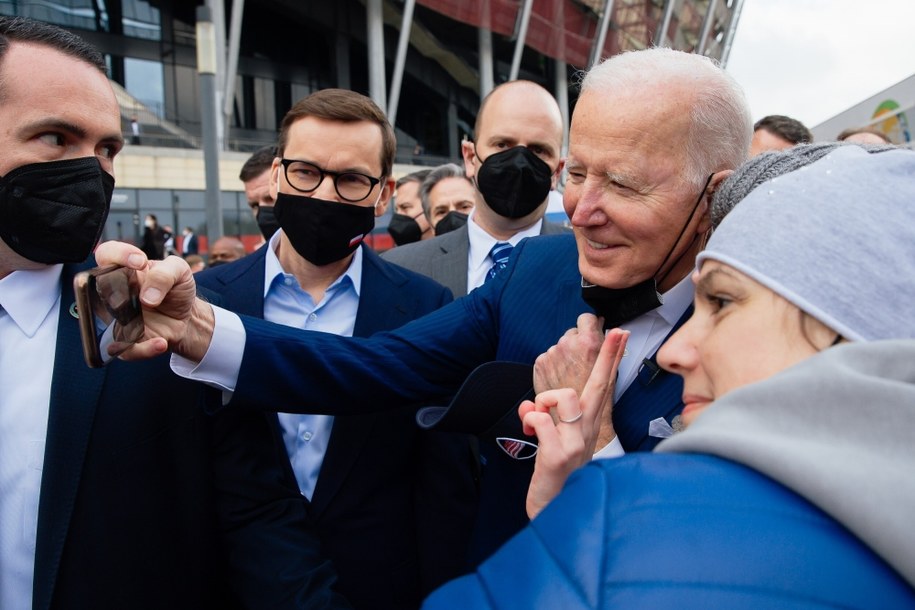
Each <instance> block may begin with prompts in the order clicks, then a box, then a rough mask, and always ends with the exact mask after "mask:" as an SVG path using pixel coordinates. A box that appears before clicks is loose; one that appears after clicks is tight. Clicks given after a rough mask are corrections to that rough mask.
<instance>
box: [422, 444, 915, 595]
mask: <svg viewBox="0 0 915 610" xmlns="http://www.w3.org/2000/svg"><path fill="white" fill-rule="evenodd" d="M423 607H424V608H426V609H427V610H431V609H437V608H464V609H467V608H473V609H474V610H479V609H486V608H499V609H511V608H519V609H520V608H524V609H530V608H545V609H552V608H556V609H559V610H575V609H578V608H754V609H758V608H824V607H843V608H915V591H913V589H912V588H911V587H910V586H909V585H908V584H907V583H906V582H905V581H904V580H903V579H902V578H901V577H900V576H899V575H898V574H897V573H896V572H895V571H894V570H893V569H892V568H891V567H889V566H888V565H887V564H886V563H885V562H884V561H882V560H881V559H880V558H879V557H877V556H876V555H875V554H874V553H873V551H871V550H870V549H869V548H868V547H867V546H865V545H864V544H863V543H861V542H860V541H859V540H858V539H857V538H855V537H854V536H852V535H851V534H850V533H849V532H848V531H847V530H846V529H845V528H844V527H843V526H842V525H840V524H839V523H838V522H836V521H835V520H833V519H832V518H830V517H829V516H827V515H826V514H825V513H823V512H822V511H820V510H819V509H818V508H816V507H814V506H813V505H811V504H810V503H808V502H807V501H806V500H804V499H802V498H801V497H800V496H798V495H796V494H795V493H793V492H791V491H789V490H788V489H786V488H785V487H783V486H782V485H780V484H778V483H776V482H774V481H772V480H771V479H768V478H766V477H765V476H763V475H761V474H759V473H757V472H755V471H754V470H751V469H748V468H746V467H744V466H740V465H738V464H735V463H734V462H730V461H727V460H723V459H720V458H716V457H711V456H706V455H691V454H649V455H645V454H637V455H636V454H634V455H629V456H626V457H623V458H620V459H616V460H598V461H595V462H592V463H591V464H589V465H588V466H586V467H584V468H582V469H580V470H579V471H577V472H576V473H575V474H573V476H572V477H571V478H570V480H569V483H568V484H567V485H566V488H565V489H564V490H563V492H562V494H560V495H559V496H558V497H557V498H556V499H555V500H554V501H553V502H552V503H551V504H550V505H549V506H548V507H547V508H546V509H545V510H544V511H543V513H542V514H541V515H540V516H539V517H538V518H537V519H535V520H534V521H533V522H532V523H531V524H530V526H529V527H527V528H525V529H524V530H523V531H521V532H520V533H519V534H518V535H516V536H515V537H514V538H512V539H511V540H510V541H509V542H508V543H507V544H505V545H504V546H503V547H502V548H501V549H500V550H499V551H498V552H497V553H496V554H495V555H493V556H492V557H490V558H489V559H488V560H487V561H486V562H485V563H483V564H482V565H481V566H480V567H479V568H478V570H477V572H476V573H474V574H471V575H469V576H465V577H463V578H460V579H458V580H456V581H453V582H451V583H449V584H447V585H445V586H444V587H442V588H441V589H439V590H438V591H436V592H435V593H433V594H432V595H431V596H430V597H429V598H428V599H427V600H426V603H425V605H424V606H423Z"/></svg>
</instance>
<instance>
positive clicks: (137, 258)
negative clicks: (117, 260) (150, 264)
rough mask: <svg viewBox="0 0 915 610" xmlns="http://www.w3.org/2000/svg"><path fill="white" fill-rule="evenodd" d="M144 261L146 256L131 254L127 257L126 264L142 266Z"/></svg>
mask: <svg viewBox="0 0 915 610" xmlns="http://www.w3.org/2000/svg"><path fill="white" fill-rule="evenodd" d="M145 263H146V258H145V257H144V256H143V255H142V254H131V255H130V256H128V257H127V264H128V265H129V266H131V267H133V268H135V269H136V268H137V267H142V266H143V265H144V264H145Z"/></svg>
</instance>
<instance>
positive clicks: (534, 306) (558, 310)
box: [102, 48, 752, 548]
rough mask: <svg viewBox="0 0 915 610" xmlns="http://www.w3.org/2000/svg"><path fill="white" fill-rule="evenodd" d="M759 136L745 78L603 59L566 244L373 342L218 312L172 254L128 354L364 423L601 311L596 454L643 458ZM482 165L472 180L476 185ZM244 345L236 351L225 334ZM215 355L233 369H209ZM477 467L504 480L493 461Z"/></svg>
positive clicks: (695, 60) (574, 379) (508, 523)
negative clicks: (694, 279)
mask: <svg viewBox="0 0 915 610" xmlns="http://www.w3.org/2000/svg"><path fill="white" fill-rule="evenodd" d="M751 132H752V122H751V120H750V113H749V109H748V108H747V105H746V100H745V98H744V95H743V92H742V91H741V89H740V87H739V85H737V83H736V82H734V81H733V79H732V78H731V77H730V76H729V75H728V74H727V73H725V72H724V71H723V70H721V69H720V68H718V67H717V66H715V65H714V64H713V63H712V62H711V61H710V60H708V59H707V58H704V57H701V56H697V55H690V54H686V53H682V52H678V51H674V50H671V49H664V48H658V49H648V50H643V51H634V52H629V53H624V54H621V55H617V56H614V57H611V58H610V59H608V60H606V61H604V62H602V63H601V64H599V65H598V66H596V67H595V68H593V69H592V70H591V72H589V74H588V76H587V77H586V79H585V80H584V82H583V85H582V92H581V95H580V97H579V99H578V103H577V105H576V107H575V112H574V114H573V117H572V124H571V129H570V145H569V158H568V159H567V162H566V166H567V169H568V171H569V179H568V182H567V184H566V190H565V193H564V205H565V210H566V213H567V214H568V216H569V218H570V220H571V223H572V226H573V227H574V230H575V235H574V237H573V236H562V235H560V236H552V237H540V238H537V239H531V240H526V241H524V242H522V243H521V244H519V246H518V247H516V248H515V251H514V252H512V255H511V256H512V259H513V260H512V261H509V263H508V266H507V268H506V269H505V270H503V271H502V272H501V273H498V274H496V275H495V278H494V279H493V280H492V281H490V282H487V283H485V284H484V285H483V286H482V287H480V288H478V289H476V290H474V291H471V292H470V293H469V294H468V295H467V296H466V297H464V298H462V299H458V300H457V301H455V302H454V303H452V304H450V305H447V306H445V307H443V308H441V309H439V310H437V311H435V312H433V313H432V314H429V315H427V316H425V317H423V318H421V319H419V320H416V321H414V322H411V323H410V324H407V325H406V326H404V327H402V328H400V329H398V330H397V331H393V332H391V333H384V334H382V335H376V336H375V337H372V338H370V339H367V340H358V339H348V340H347V339H342V338H336V337H326V336H321V337H317V336H308V335H307V334H301V333H295V332H294V331H290V330H289V329H285V328H278V327H276V326H272V325H269V324H266V323H264V322H262V321H259V320H254V319H250V318H244V319H239V318H237V317H232V316H230V315H228V314H225V313H224V312H222V313H219V312H220V310H219V309H218V308H213V307H211V306H209V305H208V304H206V303H204V302H202V301H200V300H197V301H194V302H190V299H188V298H187V297H188V296H189V295H190V294H191V291H190V290H189V288H190V287H191V286H193V281H192V277H191V274H190V273H189V272H188V270H187V269H184V268H183V267H182V266H181V265H180V261H176V263H173V264H165V265H163V264H158V265H154V273H151V274H149V275H148V276H146V277H144V283H145V285H146V286H148V287H149V288H150V289H151V293H150V294H149V295H147V296H148V298H147V300H146V304H147V306H149V307H151V308H153V309H152V310H150V316H151V320H153V321H154V322H155V324H154V325H152V327H150V325H148V330H149V332H150V333H151V334H150V335H149V336H150V337H152V336H155V338H153V339H151V340H149V341H146V342H144V343H143V344H142V345H138V346H135V347H134V348H133V351H132V352H131V354H130V355H129V357H131V358H142V357H147V356H149V355H152V354H157V353H160V352H161V351H164V350H165V349H167V348H170V349H172V350H174V351H175V352H176V354H178V355H179V356H180V358H177V359H176V360H175V362H174V363H173V368H174V367H175V366H176V365H177V364H178V363H180V362H183V361H184V359H187V360H188V361H189V362H190V363H192V364H194V365H195V366H198V368H197V369H196V370H195V372H194V375H195V376H197V378H200V379H202V380H207V379H212V377H213V374H214V373H215V372H217V371H218V372H221V373H222V375H220V376H219V379H220V381H221V384H222V387H223V388H229V389H231V390H232V391H233V393H232V394H231V397H229V398H230V400H229V401H228V403H227V408H229V409H232V408H256V409H265V408H270V406H271V404H273V401H275V400H277V399H278V397H280V396H287V397H288V396H297V397H298V398H299V399H301V400H302V403H303V408H308V409H315V408H322V409H326V410H328V412H333V413H335V414H343V413H364V412H368V411H373V410H378V409H384V408H389V407H391V406H393V405H394V404H400V403H402V402H403V401H404V400H416V401H419V400H428V399H430V398H432V397H439V398H443V399H445V400H447V397H448V396H450V395H451V394H452V393H453V392H454V391H455V389H456V388H457V387H458V386H459V385H460V383H461V381H462V380H463V379H464V378H465V377H466V375H467V374H468V373H469V372H470V371H471V370H472V369H473V368H474V367H476V366H477V365H479V364H481V363H484V362H486V361H489V360H493V359H498V360H514V361H518V362H528V363H531V362H534V359H535V358H537V355H538V354H540V353H542V352H544V351H545V350H546V349H547V348H549V346H550V345H551V344H553V343H556V342H557V341H558V340H559V339H560V337H563V333H564V331H565V330H566V329H569V328H570V327H574V326H575V325H576V319H577V316H578V315H579V314H580V313H582V312H585V311H591V310H595V311H596V312H597V313H599V314H600V315H602V316H604V317H605V319H606V322H605V323H606V324H608V325H609V326H619V327H621V328H623V329H626V330H629V331H630V336H629V341H628V344H627V353H626V354H625V355H624V356H623V357H622V361H621V364H620V369H619V376H618V380H617V382H616V384H615V391H614V404H613V405H612V407H613V408H612V414H611V417H610V418H609V419H606V420H605V421H602V422H601V433H602V436H601V437H600V438H602V440H603V443H606V446H605V447H604V449H602V450H601V451H600V452H599V455H605V454H606V453H605V452H609V453H610V454H619V453H620V452H621V451H622V450H625V451H640V450H650V449H651V448H653V447H654V446H655V444H656V443H657V442H658V440H659V439H658V438H657V437H656V436H652V435H651V434H650V429H651V428H650V426H651V422H652V421H653V420H656V419H658V418H663V419H664V421H665V422H666V423H667V425H671V424H672V423H673V422H672V420H673V418H674V416H675V415H676V414H677V413H678V412H679V411H680V410H681V409H682V402H681V400H680V394H681V393H682V382H681V381H680V380H679V379H678V378H677V377H676V376H673V375H665V374H664V373H663V372H661V371H660V370H659V369H658V367H657V364H656V363H655V357H654V355H655V353H656V351H657V348H658V347H659V346H660V345H661V344H662V343H663V341H664V340H665V338H666V337H667V336H668V335H669V334H670V332H671V331H672V330H673V329H674V328H676V326H677V325H678V324H679V323H681V322H682V321H684V320H685V318H686V317H687V316H688V308H689V304H690V302H691V298H692V286H691V284H690V279H689V278H690V273H691V272H692V269H693V267H694V264H695V257H696V254H697V253H698V252H699V251H700V250H701V248H702V246H703V244H704V242H705V238H706V236H707V234H708V231H709V228H710V226H711V225H710V221H709V210H708V203H709V197H710V195H711V194H712V193H713V192H714V189H715V188H716V186H717V185H718V184H719V183H720V182H721V180H723V179H724V178H725V177H726V176H727V175H728V174H729V173H730V171H731V170H732V169H733V168H734V167H736V166H737V165H739V164H740V163H742V162H743V161H744V160H745V158H746V154H747V150H748V147H749V142H750V136H751ZM503 154H504V153H503ZM489 158H492V157H489ZM483 169H485V167H484V168H481V170H480V175H479V176H478V180H479V179H482V180H483V181H484V182H486V175H487V173H486V172H484V171H482V170H483ZM490 203H491V202H490ZM102 249H103V252H104V254H105V257H106V260H111V261H125V262H126V261H128V257H129V255H130V253H132V252H135V250H134V249H133V248H131V247H130V246H129V245H122V244H116V243H111V244H103V246H102ZM576 253H577V256H576ZM166 291H167V292H166ZM157 293H158V294H157ZM662 301H663V302H662ZM181 308H184V309H181ZM188 310H189V311H188ZM217 313H218V315H219V323H218V324H217V318H216V316H217ZM232 329H235V330H236V331H237V332H233V330H232ZM600 330H601V329H599V328H591V329H588V328H579V329H576V330H573V331H572V332H571V333H567V334H566V336H568V337H578V336H591V337H592V338H593V336H595V335H596V338H597V340H596V341H594V340H591V342H590V345H591V346H593V347H594V349H588V350H586V354H585V356H584V357H582V358H580V359H578V358H563V357H561V356H562V354H563V348H562V342H561V343H560V348H559V349H558V350H557V351H558V352H559V355H560V357H559V358H550V357H548V358H547V359H548V360H551V361H552V362H553V363H554V365H555V366H554V367H553V368H554V369H555V370H552V371H551V370H550V368H549V367H547V368H546V369H540V370H538V371H537V374H536V375H535V379H534V383H535V386H536V388H537V389H538V390H543V389H548V388H556V387H572V388H575V389H577V390H579V391H580V390H581V385H580V384H581V382H582V379H583V378H582V373H585V376H586V374H587V373H588V372H590V368H591V366H593V358H594V357H596V353H597V350H596V348H597V347H598V346H599V344H600V336H601V332H600ZM241 334H243V335H244V339H243V340H239V341H232V340H231V338H232V337H238V336H240V335H241ZM227 343H228V344H227ZM211 346H212V349H211V353H210V354H207V349H208V348H210V347H211ZM586 347H587V346H586ZM230 353H231V356H229V354H230ZM217 354H218V356H219V357H220V358H223V357H227V359H228V360H229V361H230V362H231V366H224V365H223V364H221V363H220V362H219V361H218V360H214V358H213V356H215V355H217ZM553 355H554V356H555V355H556V354H555V353H554V354H553ZM557 363H558V364H557ZM565 365H570V366H565ZM564 366H565V368H564ZM539 368H540V367H538V369H539ZM303 371H307V373H303ZM344 396H345V397H346V398H348V399H350V400H342V399H341V397H344ZM331 402H332V403H333V404H330V403H331ZM305 405H307V406H305ZM512 406H513V405H510V406H506V407H505V411H506V412H507V411H509V410H510V409H511V407H512ZM658 425H660V422H655V425H654V426H653V427H654V428H657V427H658ZM519 428H520V425H519ZM518 434H520V431H519V432H518ZM492 455H498V453H497V452H493V453H492ZM503 455H504V456H505V458H506V459H511V457H509V456H508V455H507V454H504V453H503ZM503 461H504V460H503ZM528 461H529V460H528ZM514 462H515V463H514V464H513V465H514V466H515V467H514V468H511V467H512V464H509V465H506V466H505V468H502V467H499V469H498V470H499V471H503V470H504V471H505V472H506V473H508V471H509V470H510V469H511V473H510V474H508V475H507V476H506V477H504V478H503V477H496V476H493V477H492V478H490V476H489V475H488V474H487V475H486V476H485V477H484V478H483V481H482V483H483V485H484V486H485V485H486V484H487V483H486V480H487V479H490V480H491V481H493V482H494V483H495V482H496V481H507V480H508V478H509V477H511V478H512V483H511V484H509V483H507V482H506V483H503V486H502V487H501V488H500V489H493V490H492V491H493V493H492V494H489V495H490V497H491V498H492V499H493V502H492V503H491V504H487V500H486V498H487V495H488V494H487V491H488V490H487V489H486V488H484V489H482V490H481V496H482V500H481V503H482V506H481V511H480V527H479V528H478V532H482V534H481V535H483V536H484V537H485V538H486V540H485V542H486V543H489V544H490V548H494V546H497V545H498V544H500V543H501V542H504V541H505V540H506V539H507V537H508V536H510V535H511V534H513V533H514V532H516V531H517V530H518V529H519V528H520V527H521V526H522V525H523V524H524V523H525V522H526V515H525V511H524V493H516V492H518V491H519V490H521V489H523V488H524V487H525V486H526V484H527V481H529V475H530V469H527V470H525V466H524V465H523V464H519V461H517V460H515V461H514ZM486 468H487V470H489V472H490V473H493V472H496V469H495V467H494V466H493V462H489V463H488V464H487V465H486ZM525 477H528V478H527V480H525ZM500 494H501V498H500ZM490 508H491V510H489V509H490Z"/></svg>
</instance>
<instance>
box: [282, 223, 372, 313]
mask: <svg viewBox="0 0 915 610" xmlns="http://www.w3.org/2000/svg"><path fill="white" fill-rule="evenodd" d="M281 231H282V230H280V231H277V232H276V233H274V234H273V237H271V238H270V241H269V242H268V243H267V254H266V257H267V258H266V261H265V266H264V297H265V298H266V297H267V293H268V292H270V286H272V285H273V282H274V281H276V279H277V277H279V278H281V279H282V278H284V277H286V276H287V275H289V276H291V275H292V274H291V273H286V271H285V270H284V269H283V265H281V264H280V259H279V258H278V257H277V256H276V249H277V247H279V240H280V233H281ZM362 247H363V246H362V244H360V245H359V247H358V248H356V252H355V254H354V255H353V260H351V261H350V264H349V267H347V269H346V271H344V272H343V273H341V274H340V277H338V278H337V279H336V280H334V282H333V283H332V284H331V285H330V286H328V290H329V289H331V288H333V287H334V286H337V285H338V284H340V283H341V282H342V281H344V279H346V278H348V279H349V281H350V282H351V283H352V286H353V290H354V291H355V292H356V297H358V296H359V292H360V291H361V290H362Z"/></svg>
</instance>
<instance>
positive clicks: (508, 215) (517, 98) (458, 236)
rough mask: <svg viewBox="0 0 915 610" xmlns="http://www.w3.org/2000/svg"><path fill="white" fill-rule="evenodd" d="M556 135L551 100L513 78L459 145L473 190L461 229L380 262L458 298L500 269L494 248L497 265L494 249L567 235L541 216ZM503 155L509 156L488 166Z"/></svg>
mask: <svg viewBox="0 0 915 610" xmlns="http://www.w3.org/2000/svg"><path fill="white" fill-rule="evenodd" d="M562 131H563V129H562V115H561V113H560V111H559V105H558V104H557V103H556V99H555V98H553V96H552V95H550V93H549V92H548V91H547V90H546V89H544V88H543V87H541V86H540V85H538V84H537V83H533V82H530V81H523V80H521V81H511V82H508V83H504V84H502V85H499V86H498V87H496V88H495V89H493V90H492V91H491V92H490V93H489V95H487V96H486V98H485V99H484V100H483V103H482V105H481V106H480V111H479V112H478V113H477V120H476V124H475V125H474V134H475V139H474V140H473V141H471V142H464V143H463V144H462V145H461V152H462V154H463V156H464V171H465V172H466V174H467V177H468V178H470V179H471V180H472V181H473V182H474V184H475V185H476V186H477V189H476V205H475V206H474V209H473V212H472V213H471V215H470V218H469V219H468V220H467V224H466V225H464V226H463V227H461V228H459V229H455V230H454V231H450V232H448V233H445V234H444V235H439V236H438V237H436V238H434V239H430V240H426V241H421V242H418V243H413V244H407V245H405V246H399V247H397V248H393V249H391V250H388V251H387V252H385V253H384V254H383V255H382V256H383V258H384V259H385V260H389V261H391V262H392V263H397V264H398V265H401V266H403V267H406V268H407V269H411V270H413V271H416V272H418V273H422V274H423V275H428V276H429V277H431V278H432V279H434V280H435V281H436V282H438V283H440V284H442V285H443V286H447V287H448V288H450V289H451V292H452V293H453V294H454V296H455V297H456V298H457V297H462V296H464V295H465V294H467V293H468V292H469V291H471V290H473V289H474V288H476V287H478V286H480V285H481V284H482V283H483V282H484V281H485V279H486V277H487V274H488V273H489V271H490V269H492V268H493V267H494V266H495V267H496V268H500V267H504V265H505V259H507V257H508V255H509V253H510V251H511V248H507V249H505V248H502V249H499V250H498V251H497V252H499V253H500V254H499V255H497V256H501V257H504V258H500V261H499V262H497V261H496V260H495V258H494V256H493V249H494V247H495V246H496V245H497V244H508V245H510V246H516V245H518V242H520V241H521V240H522V239H524V238H525V237H532V236H535V235H553V234H557V233H565V232H568V229H565V228H564V227H562V226H560V225H557V224H555V223H552V222H549V221H547V220H545V219H544V218H543V215H544V214H545V213H546V208H547V203H548V199H549V197H548V195H549V191H550V189H552V188H555V187H556V183H557V181H558V180H559V174H560V172H561V171H562V165H563V161H562V158H561V156H560V155H561V150H562ZM500 153H502V154H501V155H500ZM506 155H511V156H512V157H513V158H512V159H510V160H509V162H508V163H503V164H501V165H494V164H499V163H500V161H502V160H503V159H505V157H506ZM491 156H492V157H493V158H492V160H491V161H489V164H488V165H485V167H486V169H485V170H483V179H482V180H481V179H480V172H481V170H482V168H483V167H484V164H485V163H486V160H487V159H489V158H490V157H491ZM427 180H428V178H427ZM490 200H491V201H490ZM424 205H425V202H424ZM500 262H501V265H500Z"/></svg>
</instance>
